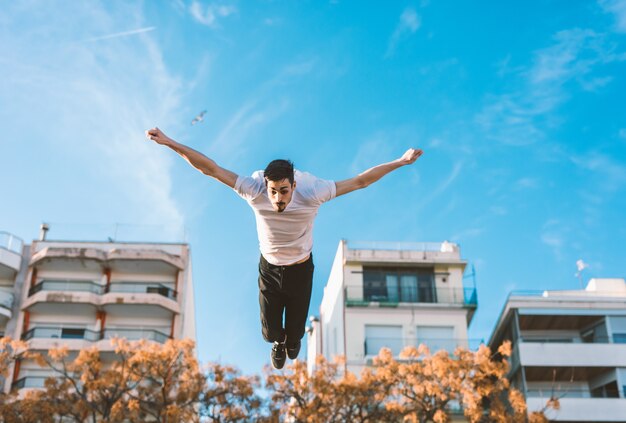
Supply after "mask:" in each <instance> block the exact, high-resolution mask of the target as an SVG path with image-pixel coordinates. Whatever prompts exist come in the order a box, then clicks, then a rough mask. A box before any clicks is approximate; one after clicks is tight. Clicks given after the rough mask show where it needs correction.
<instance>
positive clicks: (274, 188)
mask: <svg viewBox="0 0 626 423" xmlns="http://www.w3.org/2000/svg"><path fill="white" fill-rule="evenodd" d="M265 181H266V183H267V195H268V197H269V198H270V201H271V202H272V207H274V210H275V211H277V212H278V213H282V212H283V211H285V208H286V207H287V204H289V203H290V202H291V197H292V196H293V191H294V190H295V189H296V181H294V182H293V185H291V183H290V182H289V179H287V178H285V179H283V180H280V181H268V180H267V179H266V180H265Z"/></svg>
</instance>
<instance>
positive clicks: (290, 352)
mask: <svg viewBox="0 0 626 423" xmlns="http://www.w3.org/2000/svg"><path fill="white" fill-rule="evenodd" d="M299 352H300V341H298V342H297V343H295V344H293V345H287V356H288V357H289V358H290V359H292V360H295V359H296V358H298V353H299Z"/></svg>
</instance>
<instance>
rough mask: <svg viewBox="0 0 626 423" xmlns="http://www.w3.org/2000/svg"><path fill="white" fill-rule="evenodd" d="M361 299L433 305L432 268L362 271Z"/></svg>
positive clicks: (377, 268) (433, 282)
mask: <svg viewBox="0 0 626 423" xmlns="http://www.w3.org/2000/svg"><path fill="white" fill-rule="evenodd" d="M363 297H364V299H365V300H367V301H380V302H392V303H397V302H407V303H434V302H437V296H436V292H435V281H434V271H433V269H432V268H380V267H366V268H364V269H363Z"/></svg>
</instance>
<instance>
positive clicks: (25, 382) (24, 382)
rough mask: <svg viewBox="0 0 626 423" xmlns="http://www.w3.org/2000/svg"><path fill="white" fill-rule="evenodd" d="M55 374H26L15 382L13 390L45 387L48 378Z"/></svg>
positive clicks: (12, 386)
mask: <svg viewBox="0 0 626 423" xmlns="http://www.w3.org/2000/svg"><path fill="white" fill-rule="evenodd" d="M50 377H53V376H25V377H23V378H20V379H18V380H16V381H15V382H13V384H12V385H11V389H12V390H18V389H36V388H43V387H45V383H46V379H48V378H50Z"/></svg>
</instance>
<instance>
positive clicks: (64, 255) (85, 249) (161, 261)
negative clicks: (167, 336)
mask: <svg viewBox="0 0 626 423" xmlns="http://www.w3.org/2000/svg"><path fill="white" fill-rule="evenodd" d="M35 246H36V248H37V252H36V253H35V254H34V255H33V256H32V258H31V262H30V264H31V265H32V266H37V268H40V269H44V270H64V271H74V270H76V271H81V270H85V269H88V270H98V269H100V268H102V266H105V267H108V268H110V269H111V270H112V271H113V272H121V273H129V272H130V273H143V274H146V273H147V274H155V275H170V276H174V277H175V276H176V275H177V273H178V272H179V271H180V270H184V269H185V266H186V259H185V258H183V257H181V256H180V255H177V254H172V253H170V252H167V251H165V250H163V249H161V248H154V247H152V248H150V247H151V246H149V245H140V244H138V245H132V244H112V243H88V242H75V243H67V242H58V243H57V242H53V241H50V242H48V241H44V242H41V241H38V242H36V244H35Z"/></svg>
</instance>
